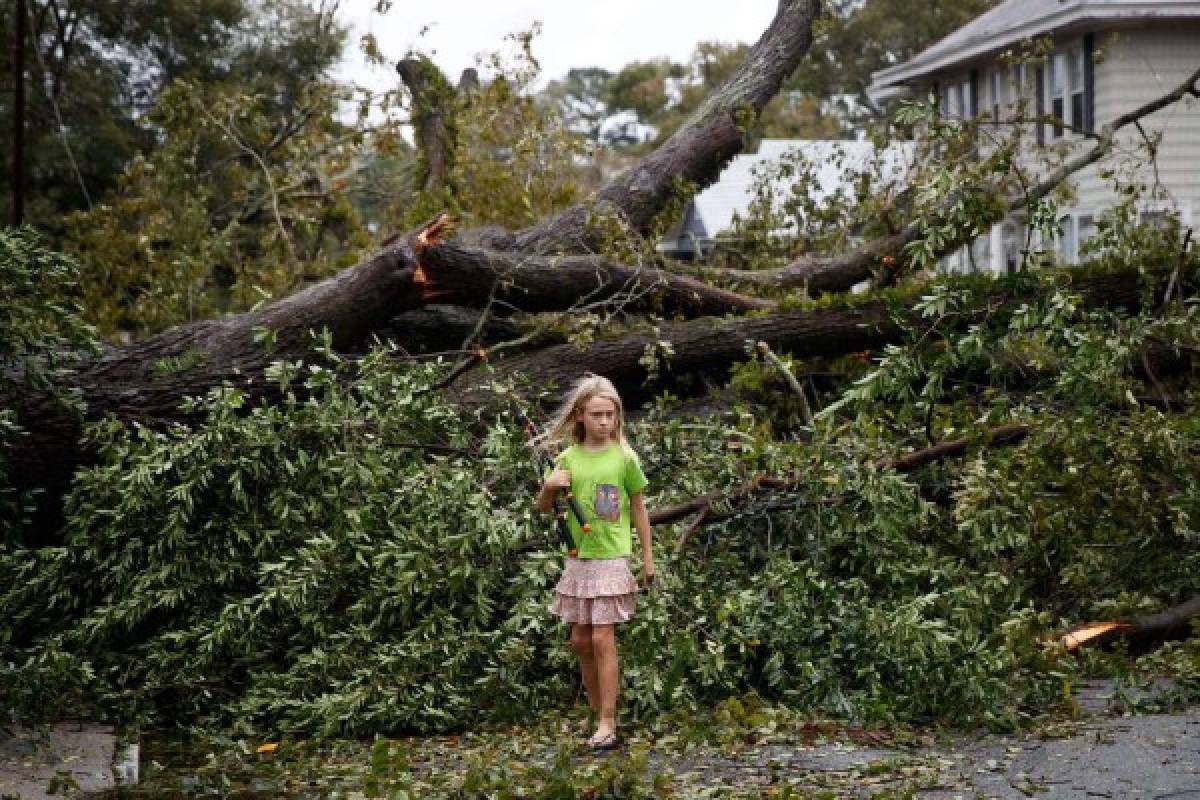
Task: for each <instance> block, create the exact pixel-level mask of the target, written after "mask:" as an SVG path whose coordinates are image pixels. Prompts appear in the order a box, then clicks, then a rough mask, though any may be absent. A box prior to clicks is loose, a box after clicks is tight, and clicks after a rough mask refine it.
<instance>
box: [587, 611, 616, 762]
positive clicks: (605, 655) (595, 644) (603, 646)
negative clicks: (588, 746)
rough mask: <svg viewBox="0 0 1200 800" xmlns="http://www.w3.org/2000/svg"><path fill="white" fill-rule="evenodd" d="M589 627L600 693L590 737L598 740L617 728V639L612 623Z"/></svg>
mask: <svg viewBox="0 0 1200 800" xmlns="http://www.w3.org/2000/svg"><path fill="white" fill-rule="evenodd" d="M591 628H592V631H591V632H592V658H593V660H594V663H595V665H596V678H597V688H598V689H599V695H600V697H599V700H600V708H599V714H600V719H599V722H598V723H597V724H596V734H595V736H593V737H592V739H593V740H599V739H603V738H605V737H606V736H608V735H609V734H610V733H614V732H616V730H617V639H616V636H615V626H613V625H592V626H591ZM593 707H595V706H593Z"/></svg>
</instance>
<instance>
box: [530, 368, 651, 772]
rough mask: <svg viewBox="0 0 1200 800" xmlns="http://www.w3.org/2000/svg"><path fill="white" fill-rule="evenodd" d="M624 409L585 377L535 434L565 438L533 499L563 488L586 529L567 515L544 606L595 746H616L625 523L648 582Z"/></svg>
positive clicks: (626, 590)
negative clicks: (561, 555)
mask: <svg viewBox="0 0 1200 800" xmlns="http://www.w3.org/2000/svg"><path fill="white" fill-rule="evenodd" d="M624 427H625V426H624V411H623V408H622V405H621V398H620V396H618V394H617V390H616V389H615V388H614V387H613V385H612V383H611V382H610V381H609V380H608V379H607V378H602V377H600V376H598V375H585V376H584V377H583V378H581V379H580V380H579V381H577V382H576V384H575V386H574V388H573V389H572V390H571V392H570V394H568V395H567V399H566V401H565V402H564V403H563V405H562V407H561V408H560V409H559V411H558V413H557V414H556V415H555V416H554V418H553V421H552V422H551V424H550V428H549V429H548V430H547V432H546V433H545V434H543V436H542V437H541V438H542V439H548V440H551V441H557V442H562V443H568V442H569V446H568V447H567V448H566V449H565V450H563V451H562V453H561V454H560V455H559V457H558V458H557V459H556V464H557V469H555V470H554V471H553V472H551V473H550V474H549V475H548V476H547V478H546V481H545V483H544V484H543V485H542V490H541V492H540V493H539V494H538V497H537V507H538V508H539V509H540V510H542V511H550V510H551V508H552V505H553V501H554V494H555V492H558V491H560V490H563V489H566V488H568V487H569V488H570V489H571V492H572V493H573V494H574V496H575V498H576V500H577V501H578V503H579V506H580V507H581V509H582V510H583V516H584V519H585V520H586V521H587V522H588V523H589V525H590V530H589V531H586V532H585V531H582V530H581V529H580V527H579V524H578V523H577V522H576V520H575V519H574V517H573V515H572V514H568V515H567V519H568V523H569V525H570V527H571V535H572V536H573V537H574V539H575V544H576V546H577V547H578V553H577V557H576V558H570V557H568V558H567V562H566V568H565V569H564V570H563V574H562V578H561V579H560V580H559V582H558V586H557V587H555V592H554V602H553V603H552V604H551V606H550V610H551V611H552V612H554V613H555V614H557V615H558V616H560V617H562V618H563V619H564V620H566V621H567V622H569V623H571V647H572V648H573V649H574V650H575V652H576V654H577V655H578V656H579V670H580V672H581V673H582V675H583V685H584V688H585V689H586V690H587V696H588V703H589V704H590V705H591V707H592V711H593V712H594V714H595V715H596V718H597V723H596V730H595V732H594V733H593V734H592V736H591V738H589V739H588V745H589V746H590V747H591V748H592V749H594V750H609V749H612V748H613V747H616V746H617V743H618V740H617V686H618V677H617V675H618V671H617V646H616V640H615V638H614V635H613V634H614V626H615V625H616V624H617V623H619V622H627V621H629V619H630V618H631V617H632V616H633V610H634V605H635V604H636V598H637V582H636V581H635V580H634V578H633V575H632V574H631V573H630V571H629V564H628V558H629V556H630V554H631V553H632V550H633V547H632V545H633V536H632V534H631V532H630V522H631V521H632V523H633V526H634V527H636V528H637V532H638V539H640V540H641V547H642V579H643V582H644V583H645V584H646V585H649V584H650V583H651V582H652V581H653V580H654V552H653V551H652V550H651V547H650V517H649V515H648V514H647V513H646V503H645V499H644V496H643V494H642V492H643V491H644V490H645V488H646V476H645V475H644V474H643V473H642V468H641V465H640V464H639V463H638V458H637V454H636V453H634V452H633V449H632V448H631V447H630V446H629V443H628V442H627V441H626V440H625V432H624Z"/></svg>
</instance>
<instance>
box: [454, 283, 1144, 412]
mask: <svg viewBox="0 0 1200 800" xmlns="http://www.w3.org/2000/svg"><path fill="white" fill-rule="evenodd" d="M1150 277H1151V279H1152V280H1153V279H1157V278H1159V277H1161V276H1159V275H1157V274H1153V275H1151V276H1150ZM1145 280H1146V278H1145V276H1142V275H1140V274H1139V273H1138V272H1136V271H1133V270H1129V271H1127V272H1120V273H1111V274H1106V275H1091V276H1086V277H1081V278H1080V279H1079V280H1078V281H1077V282H1076V283H1075V284H1074V289H1075V290H1076V291H1078V292H1080V293H1081V294H1083V295H1084V298H1085V299H1086V301H1087V302H1088V303H1090V304H1094V305H1097V306H1106V307H1109V308H1126V309H1130V310H1133V309H1137V308H1138V307H1139V306H1140V304H1141V297H1140V295H1139V293H1140V291H1141V289H1142V287H1143V286H1144V285H1145V283H1144V281H1145ZM1025 299H1028V298H1025ZM1021 300H1022V298H1020V297H1014V296H1011V295H1002V294H999V293H998V294H997V295H996V297H995V299H994V300H993V301H991V302H988V303H984V304H981V306H980V308H978V309H977V311H976V312H975V316H970V315H965V316H963V317H962V318H961V319H960V323H961V324H962V325H967V324H969V323H971V322H973V321H978V320H980V319H982V318H984V317H985V316H987V315H988V314H989V313H991V308H994V307H996V306H998V305H1003V304H1005V303H1009V302H1020V301H1021ZM899 316H900V317H901V319H902V320H903V321H904V322H905V323H906V324H908V325H912V326H919V325H920V324H921V319H922V318H921V316H920V314H919V313H917V312H916V311H914V310H913V305H912V304H909V306H908V307H907V308H906V309H905V308H902V309H900V310H899ZM905 317H906V318H905ZM901 334H902V327H901V325H900V321H898V320H897V319H896V318H895V317H894V316H893V314H892V313H891V312H890V311H889V310H888V307H887V306H886V305H885V304H884V303H882V302H868V303H859V304H855V305H845V306H830V307H824V308H817V309H811V310H801V311H782V312H775V313H770V314H763V315H761V316H749V317H734V318H728V319H711V318H703V319H695V320H687V321H685V322H673V323H664V324H662V325H659V326H658V328H657V332H656V333H635V334H630V335H627V336H622V337H620V338H617V339H607V340H600V341H596V342H592V343H591V344H588V345H586V346H584V347H578V346H576V345H573V344H561V345H555V346H553V347H547V348H543V349H541V350H537V351H535V352H532V353H523V354H521V355H517V356H513V357H511V358H507V359H502V360H499V361H497V362H496V363H494V364H493V365H492V366H493V368H494V369H495V370H496V372H497V373H499V374H500V375H501V376H508V377H513V378H516V379H518V380H520V381H521V382H523V383H525V384H527V385H528V386H529V388H530V389H533V390H536V389H541V388H546V387H554V386H557V387H563V386H566V385H568V384H570V383H571V382H572V381H574V380H575V379H576V378H578V377H579V376H580V375H582V374H583V373H585V372H595V373H598V374H602V375H604V376H605V377H607V378H609V379H610V380H611V381H613V383H614V384H615V385H616V386H617V389H618V390H619V391H620V392H621V394H622V396H623V397H625V396H626V395H627V396H628V398H629V400H630V402H631V404H632V405H636V404H637V403H638V402H640V401H642V400H645V399H646V398H648V397H649V396H651V395H652V394H653V393H654V392H655V391H657V390H658V389H660V388H661V387H662V386H663V385H670V384H671V382H672V381H674V380H675V379H676V377H677V376H679V375H681V374H685V373H690V372H696V371H712V370H721V371H723V370H725V368H726V367H728V366H729V365H730V364H732V363H733V362H734V361H737V360H739V359H742V358H745V357H746V345H747V342H750V343H755V342H760V341H762V342H766V343H767V344H768V345H769V346H770V347H771V348H772V349H774V350H780V351H784V352H787V353H790V354H791V355H793V356H797V357H800V358H807V357H814V356H826V357H828V356H839V355H845V354H847V353H854V352H860V351H863V350H873V349H877V348H879V347H881V346H882V345H885V344H888V343H891V342H897V341H899V340H900V338H901ZM651 353H657V354H659V359H658V360H659V366H658V370H657V374H652V369H651V366H650V364H649V363H648V359H647V358H646V356H647V354H651ZM469 378H470V375H469V373H468V378H467V380H466V381H464V382H462V383H461V384H460V385H461V387H462V388H460V389H459V392H458V396H459V398H460V399H461V400H463V401H464V402H471V401H473V400H474V399H476V398H477V397H478V391H479V390H477V389H475V388H473V387H472V386H471V385H470V380H469Z"/></svg>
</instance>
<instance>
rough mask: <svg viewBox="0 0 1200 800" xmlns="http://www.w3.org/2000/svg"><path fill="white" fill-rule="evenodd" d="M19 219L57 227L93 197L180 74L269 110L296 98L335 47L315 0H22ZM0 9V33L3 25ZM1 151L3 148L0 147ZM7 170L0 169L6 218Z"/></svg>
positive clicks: (5, 98) (287, 106) (6, 36)
mask: <svg viewBox="0 0 1200 800" xmlns="http://www.w3.org/2000/svg"><path fill="white" fill-rule="evenodd" d="M27 6H28V9H29V20H28V25H27V27H28V31H29V49H30V52H29V54H28V55H27V57H26V70H27V77H26V80H27V89H26V103H27V112H26V117H27V129H28V133H27V145H26V151H27V152H28V153H29V164H28V175H29V192H30V194H29V197H28V200H27V214H26V219H27V220H28V221H29V222H30V223H32V224H34V225H37V226H40V227H43V228H47V229H54V230H55V231H58V230H59V228H58V226H59V222H60V218H61V215H62V214H63V213H64V212H69V211H73V210H76V209H81V208H87V207H88V206H90V205H93V204H95V203H97V202H98V201H99V200H100V199H101V198H102V197H103V196H104V195H105V194H106V193H107V192H108V191H109V190H110V189H112V188H113V186H114V185H115V183H116V181H117V179H118V176H119V175H120V174H121V172H122V171H123V170H124V169H125V167H126V166H127V165H128V164H129V163H130V161H131V159H132V158H133V157H134V155H135V154H137V153H139V152H140V153H145V152H147V151H148V150H149V149H150V148H152V147H153V146H154V145H155V144H156V143H157V141H158V137H159V132H158V131H155V130H154V128H153V127H152V126H149V125H147V124H145V122H146V120H145V118H144V115H145V114H146V112H147V111H148V110H149V109H150V108H151V107H152V106H153V105H154V104H155V102H156V101H157V98H158V97H159V95H160V94H161V92H162V90H163V89H164V87H166V86H169V85H170V84H171V83H172V82H173V81H175V80H179V79H186V80H189V81H193V82H196V83H198V84H202V85H206V84H214V83H218V82H224V83H236V84H239V85H241V86H242V87H243V88H244V89H245V90H246V91H248V92H249V93H252V94H257V95H261V97H262V102H263V103H265V104H266V107H268V108H269V109H271V110H272V111H273V112H274V113H276V114H279V115H281V116H283V117H285V118H286V117H287V116H288V115H289V114H290V113H291V111H292V110H293V109H295V108H297V107H298V104H297V102H296V101H297V99H298V97H299V96H300V94H301V93H302V92H303V87H304V85H305V84H306V83H307V82H308V81H310V80H311V79H312V78H313V77H315V76H316V75H319V74H320V73H322V72H323V71H325V70H327V69H328V68H329V67H330V66H332V65H333V63H334V62H335V61H336V59H337V57H338V55H339V53H340V52H341V47H342V41H343V38H344V37H343V32H342V31H341V30H340V29H339V28H338V27H337V26H336V25H335V24H334V22H333V18H332V9H331V8H328V7H326V6H325V4H324V3H322V4H321V5H319V6H318V7H317V8H315V9H314V8H312V7H310V6H309V5H308V4H306V3H303V2H300V0H281V2H265V0H204V1H201V0H121V1H120V2H118V1H117V0H66V1H64V0H28V2H27ZM15 23H16V20H15V17H14V8H13V5H12V4H10V3H5V4H4V5H3V7H2V8H0V41H4V42H10V41H12V37H13V35H14V32H15ZM14 80H15V76H14V75H13V64H12V61H11V59H9V58H7V57H5V58H3V59H0V86H3V87H5V91H4V92H3V94H2V95H0V130H2V131H3V134H0V135H2V136H4V137H5V139H4V140H5V141H6V142H7V141H8V137H10V136H11V135H12V133H11V132H12V130H13V120H12V113H13V109H12V103H11V97H12V94H11V91H10V87H12V86H13V83H14ZM4 149H5V150H8V146H7V144H6V146H5V148H4ZM10 182H11V176H10V174H9V171H8V170H7V169H5V170H4V171H3V174H0V214H3V215H4V216H5V217H7V216H9V207H10V204H11V202H12V187H11V186H10Z"/></svg>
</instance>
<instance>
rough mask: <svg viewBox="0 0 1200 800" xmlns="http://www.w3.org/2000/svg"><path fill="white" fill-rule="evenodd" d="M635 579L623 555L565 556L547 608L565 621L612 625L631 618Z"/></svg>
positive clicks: (635, 595) (635, 602) (634, 604)
mask: <svg viewBox="0 0 1200 800" xmlns="http://www.w3.org/2000/svg"><path fill="white" fill-rule="evenodd" d="M637 589H638V586H637V581H636V580H635V579H634V577H633V573H632V572H630V571H629V561H628V559H625V558H568V559H567V566H566V569H564V570H563V574H562V577H561V578H559V579H558V585H557V586H555V587H554V602H553V603H551V604H550V611H552V612H553V613H555V614H557V615H558V616H560V617H562V618H563V619H564V620H566V621H567V622H575V623H580V624H583V625H612V624H615V623H618V622H628V621H629V620H631V619H633V609H634V606H636V605H637Z"/></svg>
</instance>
